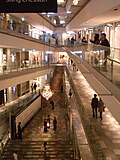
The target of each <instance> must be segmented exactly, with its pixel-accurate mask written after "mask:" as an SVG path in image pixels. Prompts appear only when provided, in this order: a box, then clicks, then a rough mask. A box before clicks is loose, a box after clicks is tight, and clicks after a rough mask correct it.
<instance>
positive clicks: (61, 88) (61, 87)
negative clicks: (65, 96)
mask: <svg viewBox="0 0 120 160" xmlns="http://www.w3.org/2000/svg"><path fill="white" fill-rule="evenodd" d="M60 90H61V93H63V84H62V85H61V86H60Z"/></svg>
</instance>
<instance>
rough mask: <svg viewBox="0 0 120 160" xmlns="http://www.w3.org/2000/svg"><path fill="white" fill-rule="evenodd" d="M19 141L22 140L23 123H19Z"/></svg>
mask: <svg viewBox="0 0 120 160" xmlns="http://www.w3.org/2000/svg"><path fill="white" fill-rule="evenodd" d="M18 139H20V140H22V128H21V122H19V123H18Z"/></svg>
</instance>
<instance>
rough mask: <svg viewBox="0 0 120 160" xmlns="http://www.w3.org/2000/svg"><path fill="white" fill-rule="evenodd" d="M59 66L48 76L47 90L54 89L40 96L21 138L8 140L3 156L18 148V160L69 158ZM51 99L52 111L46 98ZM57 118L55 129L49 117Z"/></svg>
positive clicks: (60, 69) (71, 151) (63, 159)
mask: <svg viewBox="0 0 120 160" xmlns="http://www.w3.org/2000/svg"><path fill="white" fill-rule="evenodd" d="M63 74H64V70H63V67H58V68H56V69H55V72H54V76H53V77H54V78H52V79H51V89H52V91H53V92H54V95H53V97H52V99H50V100H46V99H44V98H42V108H41V109H40V110H39V112H38V113H36V115H34V117H33V118H32V120H31V121H30V122H29V123H28V124H27V126H26V127H25V129H24V131H23V137H22V141H19V140H12V141H9V143H8V145H7V146H6V148H5V150H4V152H3V155H2V157H3V159H5V160H7V159H10V158H11V157H12V154H13V152H14V151H15V150H17V151H18V156H19V159H20V160H26V159H29V160H32V159H34V160H42V159H44V160H52V159H55V160H73V159H74V158H73V157H74V151H73V145H72V141H71V139H70V132H69V123H68V116H67V110H66V108H65V105H64V100H65V98H64V97H65V92H64V91H63V92H61V85H63ZM51 100H53V101H54V110H52V107H51V104H50V101H51ZM48 115H50V128H48V129H47V132H44V119H45V118H47V117H48ZM54 117H56V119H57V129H56V131H54V130H53V119H54ZM44 142H47V145H46V148H47V150H46V157H44V154H45V152H44V149H43V144H44Z"/></svg>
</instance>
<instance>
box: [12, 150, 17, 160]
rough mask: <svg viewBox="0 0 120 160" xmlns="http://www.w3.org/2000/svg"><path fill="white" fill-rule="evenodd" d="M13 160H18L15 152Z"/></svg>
mask: <svg viewBox="0 0 120 160" xmlns="http://www.w3.org/2000/svg"><path fill="white" fill-rule="evenodd" d="M13 160H18V154H17V151H15V152H14V153H13Z"/></svg>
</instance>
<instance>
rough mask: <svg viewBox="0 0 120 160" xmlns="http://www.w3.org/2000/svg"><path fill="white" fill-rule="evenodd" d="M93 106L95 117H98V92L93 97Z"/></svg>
mask: <svg viewBox="0 0 120 160" xmlns="http://www.w3.org/2000/svg"><path fill="white" fill-rule="evenodd" d="M91 107H92V112H93V118H94V117H96V119H97V108H98V98H97V95H96V94H94V98H92V101H91Z"/></svg>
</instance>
